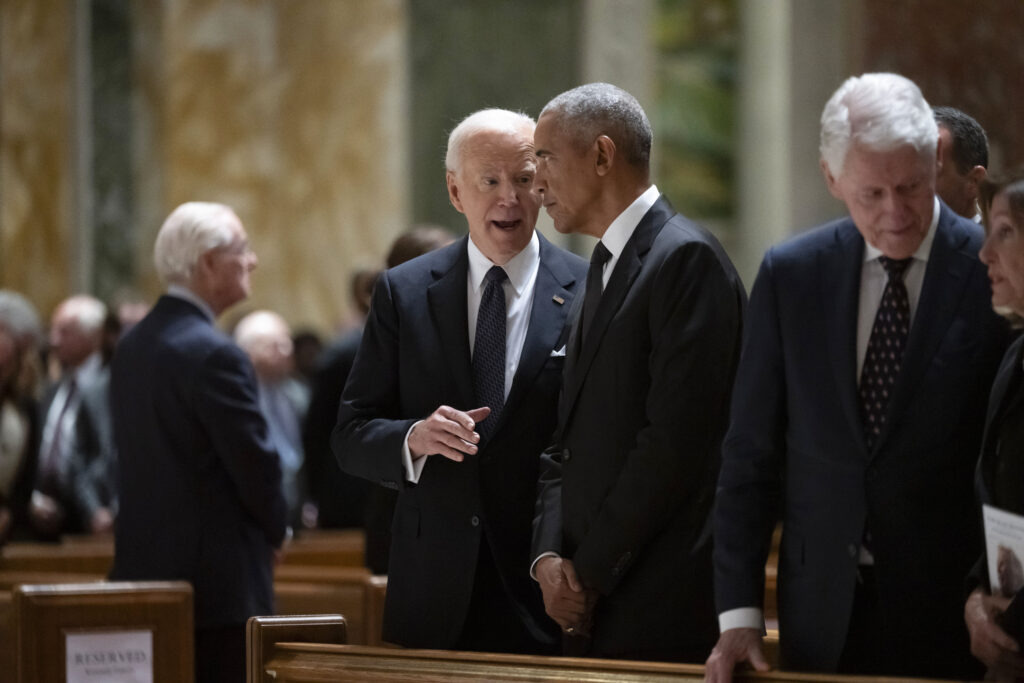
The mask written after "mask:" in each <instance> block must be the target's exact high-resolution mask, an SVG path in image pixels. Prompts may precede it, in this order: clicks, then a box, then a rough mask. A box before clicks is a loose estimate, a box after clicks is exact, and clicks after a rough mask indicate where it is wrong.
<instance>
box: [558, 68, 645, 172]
mask: <svg viewBox="0 0 1024 683" xmlns="http://www.w3.org/2000/svg"><path fill="white" fill-rule="evenodd" d="M545 114H551V115H553V116H555V117H556V122H557V124H558V128H559V132H560V133H562V134H563V135H565V136H567V137H568V139H569V140H570V142H571V144H572V145H573V146H574V147H575V148H576V149H577V150H582V149H586V148H587V147H589V146H590V145H592V144H593V143H594V140H596V139H597V138H598V137H599V136H601V135H607V136H608V137H610V138H611V139H612V141H613V142H614V143H615V147H616V149H618V150H619V152H621V153H622V154H623V156H624V158H625V159H626V161H627V162H629V164H630V165H632V166H635V167H637V168H641V169H643V170H648V169H649V168H650V164H651V143H652V142H653V139H654V133H653V131H652V130H651V122H650V121H649V120H648V119H647V114H646V113H645V112H644V109H643V107H641V106H640V103H639V102H637V101H636V98H635V97H633V96H632V95H630V94H629V93H628V92H626V91H625V90H623V89H622V88H618V87H616V86H614V85H611V84H609V83H588V84H587V85H581V86H579V87H577V88H573V89H572V90H567V91H566V92H564V93H562V94H561V95H558V96H557V97H555V98H554V99H553V100H551V101H550V102H548V103H547V104H546V105H545V106H544V109H543V110H542V111H541V113H540V115H541V116H544V115H545Z"/></svg>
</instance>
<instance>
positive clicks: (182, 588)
mask: <svg viewBox="0 0 1024 683" xmlns="http://www.w3.org/2000/svg"><path fill="white" fill-rule="evenodd" d="M193 623H194V622H193V611H192V587H191V586H190V585H189V584H188V583H185V582H183V581H153V582H116V583H84V584H52V585H21V586H18V587H17V588H16V589H15V590H14V627H15V631H16V633H17V637H16V643H17V647H16V653H17V654H16V658H17V664H16V667H15V668H14V671H16V672H17V679H16V680H18V681H22V682H24V683H28V682H30V681H31V682H33V683H50V682H54V683H56V682H58V681H64V680H65V677H66V674H67V668H68V667H69V666H78V667H79V668H84V667H89V668H90V669H92V671H93V673H94V675H96V676H97V680H102V678H101V675H102V673H103V671H104V670H111V671H113V670H117V669H124V668H129V667H133V666H135V667H143V668H146V669H149V668H151V670H152V674H153V681H154V683H186V682H189V681H192V680H193V676H194V673H195V667H194V658H193V628H194V627H193ZM133 633H134V634H135V636H134V638H135V639H131V638H132V635H131V634H133ZM147 634H148V635H147ZM87 638H90V639H93V641H94V642H91V643H88V644H87V643H84V642H81V641H82V640H84V639H87ZM140 638H141V640H142V641H143V643H144V644H142V645H140V644H139V643H138V639H140ZM129 639H131V640H129ZM72 645H76V646H77V647H80V648H82V649H81V651H79V652H69V651H68V648H69V647H70V646H72ZM119 647H121V648H124V649H120V650H119V649H118V648H119ZM108 653H113V654H114V656H113V657H111V656H110V655H109V654H108ZM9 671H10V670H9Z"/></svg>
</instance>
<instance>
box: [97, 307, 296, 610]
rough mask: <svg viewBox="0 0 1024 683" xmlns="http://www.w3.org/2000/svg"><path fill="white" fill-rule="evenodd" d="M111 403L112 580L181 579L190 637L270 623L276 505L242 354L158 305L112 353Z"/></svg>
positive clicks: (192, 311)
mask: <svg viewBox="0 0 1024 683" xmlns="http://www.w3.org/2000/svg"><path fill="white" fill-rule="evenodd" d="M110 395H111V414H112V416H113V423H114V438H115V442H116V445H117V457H118V471H119V473H120V480H119V486H118V488H119V490H120V511H119V514H118V519H117V526H116V530H115V552H114V568H113V570H112V571H111V575H110V576H111V578H112V579H114V580H128V581H130V580H147V579H149V580H169V579H182V580H186V581H189V582H190V583H191V584H192V586H193V588H194V590H195V623H196V627H197V628H202V627H211V626H223V625H237V624H242V623H244V622H245V620H246V619H248V618H249V617H250V616H253V615H259V614H273V580H272V579H273V577H272V571H271V565H272V552H273V549H274V548H275V547H279V546H280V545H281V542H282V540H283V538H284V535H285V526H286V525H285V501H284V496H283V494H282V491H281V467H280V464H279V462H278V457H277V453H276V452H275V451H274V450H273V447H272V446H271V443H270V440H269V438H268V436H267V425H266V422H265V421H264V419H263V416H262V415H261V413H260V410H259V405H258V403H257V395H256V377H255V375H254V373H253V370H252V365H251V364H250V362H249V359H248V358H247V357H246V355H245V353H244V352H243V351H242V350H241V349H240V348H238V346H237V345H235V343H234V342H233V341H232V340H231V339H230V338H229V337H227V336H226V335H224V334H223V333H222V332H220V331H219V330H217V329H216V328H215V327H214V326H213V324H212V323H211V322H210V320H209V319H207V318H206V316H205V315H203V313H202V312H201V311H200V310H199V309H198V308H197V307H196V306H195V305H193V304H192V303H189V302H187V301H185V300H183V299H179V298H176V297H172V296H163V297H161V298H160V300H159V301H157V303H156V305H155V306H154V307H153V310H152V311H150V313H149V314H148V315H147V316H146V317H145V318H143V320H142V321H141V322H139V324H138V325H136V326H135V327H133V328H132V330H131V331H130V332H129V333H128V334H127V335H126V336H125V337H124V339H122V340H121V342H120V344H119V345H118V348H117V353H116V354H114V359H113V361H112V365H111V380H110Z"/></svg>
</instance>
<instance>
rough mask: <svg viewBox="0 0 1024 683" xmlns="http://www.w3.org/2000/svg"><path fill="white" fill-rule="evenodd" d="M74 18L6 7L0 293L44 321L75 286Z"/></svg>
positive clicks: (0, 53)
mask: <svg viewBox="0 0 1024 683" xmlns="http://www.w3.org/2000/svg"><path fill="white" fill-rule="evenodd" d="M72 14H73V7H72V5H71V3H69V2H67V0H4V1H3V2H0V286H2V287H9V288H12V289H15V290H18V291H21V292H23V293H24V294H25V295H26V296H28V298H29V299H31V300H32V301H33V303H35V305H36V306H37V307H38V308H39V310H40V313H41V314H42V315H43V316H47V315H49V312H50V310H51V309H52V308H53V307H54V306H55V305H56V303H57V302H58V301H59V300H60V299H62V298H63V297H64V296H66V295H67V294H68V292H69V290H70V287H71V286H72V285H71V273H72V260H71V259H72V256H71V254H72V251H73V249H74V237H73V221H72V220H71V216H72V206H71V203H72V181H71V176H72V172H71V169H72V163H73V160H72V157H71V154H72V150H71V147H70V136H71V125H72V123H71V120H72V107H73V102H72V92H73V89H72V87H71V82H72V61H71V46H72V35H73V34H72Z"/></svg>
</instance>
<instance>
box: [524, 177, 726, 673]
mask: <svg viewBox="0 0 1024 683" xmlns="http://www.w3.org/2000/svg"><path fill="white" fill-rule="evenodd" d="M745 304H746V292H745V291H744V289H743V284H742V282H741V281H740V278H739V276H738V275H737V274H736V271H735V269H734V268H733V266H732V263H731V262H730V261H729V259H728V257H727V256H726V255H725V251H724V250H723V249H722V247H721V245H720V244H719V243H718V241H717V240H715V238H714V237H713V236H711V235H710V234H709V233H708V232H707V231H705V230H704V229H702V228H700V227H699V226H697V225H696V224H694V223H692V222H690V221H688V220H687V219H686V218H684V217H683V216H681V215H679V214H677V213H676V212H675V210H674V209H673V208H672V206H671V205H670V204H669V202H668V200H666V199H665V198H664V197H661V198H660V199H659V200H658V201H657V202H656V203H655V204H654V206H652V207H651V209H650V210H649V211H648V212H647V213H646V214H645V215H644V217H643V218H642V219H641V221H640V223H639V224H638V225H637V227H636V230H635V231H634V233H633V235H632V236H631V237H630V239H629V240H628V241H627V242H626V245H625V247H624V248H623V251H622V253H621V254H620V256H619V260H618V261H617V262H616V264H615V269H614V271H613V272H612V274H611V277H610V279H609V280H608V284H607V286H606V287H605V289H604V292H603V294H602V296H601V301H600V304H599V306H598V308H597V312H596V313H595V315H594V321H593V323H592V326H591V328H590V330H589V333H588V334H587V337H586V340H585V341H582V343H581V340H580V334H579V330H578V324H577V325H574V327H573V332H572V336H571V338H570V340H569V345H568V348H567V353H568V358H567V360H566V369H565V385H564V389H563V393H562V399H561V401H560V403H559V410H558V413H559V419H558V431H557V440H556V443H555V445H554V446H553V447H552V448H550V449H549V450H548V451H547V452H546V453H545V456H544V461H543V473H542V477H541V483H540V491H539V498H538V503H537V513H538V516H537V520H536V522H535V530H534V541H533V542H534V556H535V557H537V556H539V555H540V554H541V553H544V552H548V551H553V552H557V553H559V554H560V555H562V556H563V557H568V558H571V559H572V560H573V563H574V565H575V567H576V571H577V573H578V574H579V576H580V578H581V579H582V581H583V582H584V584H585V585H586V586H587V587H589V588H592V589H596V590H597V591H598V592H599V593H600V597H599V598H598V601H597V607H596V609H595V613H594V626H593V638H592V641H591V647H590V651H589V652H590V654H591V655H594V656H602V657H623V658H652V659H670V660H686V661H703V660H704V658H705V657H706V656H707V654H708V652H709V651H710V649H711V646H712V645H713V644H714V642H715V638H716V637H717V635H718V629H717V624H716V623H715V615H714V605H713V600H712V597H711V539H710V534H709V526H710V524H709V519H710V511H711V504H712V499H713V495H714V486H715V480H716V477H717V474H718V464H719V454H720V447H721V443H722V438H723V436H724V434H725V430H726V427H727V425H728V410H729V394H730V391H731V389H732V381H733V377H734V374H735V369H736V363H737V361H738V358H739V348H740V337H741V333H742V320H743V308H744V306H745Z"/></svg>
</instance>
